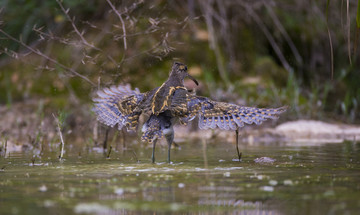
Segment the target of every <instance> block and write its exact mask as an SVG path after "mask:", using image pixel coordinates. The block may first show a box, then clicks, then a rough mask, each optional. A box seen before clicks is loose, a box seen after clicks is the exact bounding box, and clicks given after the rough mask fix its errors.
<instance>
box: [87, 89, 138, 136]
mask: <svg viewBox="0 0 360 215" xmlns="http://www.w3.org/2000/svg"><path fill="white" fill-rule="evenodd" d="M97 95H98V96H97V97H96V98H94V99H93V101H94V102H95V104H94V108H93V111H94V112H95V113H96V115H97V119H98V120H99V121H100V122H101V123H103V124H105V125H108V126H110V127H114V126H115V125H116V124H117V125H118V129H119V130H120V129H122V128H123V126H126V127H127V128H128V129H135V128H136V126H137V124H138V119H139V116H140V114H141V110H139V109H138V108H137V106H138V105H139V104H140V102H141V101H142V100H143V99H144V94H142V93H140V92H139V90H138V89H135V90H132V89H131V87H130V85H119V86H112V87H110V88H105V89H103V90H101V91H98V92H97Z"/></svg>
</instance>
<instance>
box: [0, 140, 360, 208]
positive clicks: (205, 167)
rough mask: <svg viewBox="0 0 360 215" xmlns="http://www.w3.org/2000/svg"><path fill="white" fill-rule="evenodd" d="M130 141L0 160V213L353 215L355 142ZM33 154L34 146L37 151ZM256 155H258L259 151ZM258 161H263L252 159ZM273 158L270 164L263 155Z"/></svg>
mask: <svg viewBox="0 0 360 215" xmlns="http://www.w3.org/2000/svg"><path fill="white" fill-rule="evenodd" d="M180 145H181V149H179V148H177V149H173V150H172V160H173V163H172V164H167V163H166V162H165V161H166V156H167V150H166V147H161V146H158V147H157V151H156V159H157V163H155V164H151V162H150V156H151V148H149V147H143V146H141V145H130V146H129V147H128V149H127V150H121V149H119V150H113V151H112V152H111V154H110V158H106V156H104V155H103V153H99V152H95V151H94V150H89V149H88V148H80V149H75V148H67V151H66V156H65V161H63V162H59V160H58V159H57V155H58V153H57V152H43V153H40V154H38V155H34V154H36V153H35V152H33V151H28V152H26V153H11V154H10V155H9V154H7V156H6V157H4V156H2V157H1V158H0V214H138V213H141V214H153V212H158V213H159V214H169V213H175V214H357V213H358V212H359V211H360V143H353V142H346V143H328V144H321V145H314V144H306V143H305V144H293V143H283V144H279V143H272V144H258V145H254V146H244V145H243V146H242V151H243V159H242V162H238V161H237V160H236V158H237V155H236V150H235V146H234V145H233V144H231V143H221V141H220V142H217V143H215V142H209V143H208V144H206V145H204V144H203V143H202V142H201V141H199V142H194V143H180ZM37 153H38V152H37ZM264 157H265V158H264ZM261 161H264V162H261ZM272 161H273V162H272Z"/></svg>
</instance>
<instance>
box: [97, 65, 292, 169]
mask: <svg viewBox="0 0 360 215" xmlns="http://www.w3.org/2000/svg"><path fill="white" fill-rule="evenodd" d="M186 77H189V78H190V79H192V80H193V81H194V82H195V83H196V84H197V85H198V82H197V81H196V80H195V79H194V78H193V77H192V76H190V75H189V74H188V73H187V67H186V65H184V64H182V63H178V62H175V63H174V64H173V66H172V69H171V71H170V75H169V78H168V80H167V81H166V82H164V83H163V84H162V85H161V86H160V87H157V88H155V89H153V90H151V91H148V92H146V93H140V91H139V90H138V89H135V90H132V89H131V87H130V85H119V86H113V87H110V88H105V89H103V90H101V91H98V93H97V95H98V96H97V97H96V98H94V99H93V101H94V102H95V106H94V109H93V110H94V112H95V113H96V115H97V119H98V120H99V121H100V122H101V123H103V124H105V125H107V126H110V127H114V126H116V125H117V126H118V129H119V130H120V129H122V128H123V127H124V126H125V127H126V128H127V129H128V130H135V129H136V128H137V126H138V123H139V116H140V115H141V114H142V113H146V114H149V118H148V120H147V121H146V122H145V123H144V125H143V127H142V132H143V134H142V137H141V139H142V140H143V141H145V142H149V143H152V144H153V152H152V162H155V145H156V142H157V140H158V139H161V138H162V137H165V139H166V140H167V143H168V162H170V149H171V145H172V143H173V140H174V129H173V125H174V124H175V123H176V121H180V123H181V124H184V125H186V124H187V123H188V122H189V121H191V120H193V119H195V118H196V117H197V118H198V120H199V123H198V125H199V128H200V129H215V128H219V129H223V130H235V131H236V137H237V139H236V148H237V152H238V156H239V160H240V159H241V153H240V152H239V149H238V133H237V132H238V128H240V127H243V126H244V125H245V124H253V123H254V124H257V125H259V124H261V123H262V122H263V121H265V120H267V119H276V118H278V115H279V114H281V113H283V112H284V111H285V110H286V107H280V108H255V107H243V106H239V105H235V104H230V103H225V102H216V101H213V100H211V99H209V98H206V97H201V96H196V95H194V94H193V93H189V92H188V90H187V89H186V88H185V87H184V83H183V82H184V79H185V78H186Z"/></svg>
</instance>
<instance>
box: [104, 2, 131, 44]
mask: <svg viewBox="0 0 360 215" xmlns="http://www.w3.org/2000/svg"><path fill="white" fill-rule="evenodd" d="M106 1H107V2H108V4H109V5H110V7H111V9H112V10H113V11H114V12H115V14H116V15H117V16H118V17H119V19H120V21H121V25H122V30H123V34H124V37H123V41H124V50H126V49H127V44H126V28H125V23H124V20H123V18H122V16H121V14H120V13H119V11H118V10H116V8H115V6H114V5H113V4H112V3H111V1H110V0H106Z"/></svg>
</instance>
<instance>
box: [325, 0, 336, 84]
mask: <svg viewBox="0 0 360 215" xmlns="http://www.w3.org/2000/svg"><path fill="white" fill-rule="evenodd" d="M329 5H330V0H327V3H326V29H327V32H328V37H329V44H330V60H331V61H330V64H331V80H333V79H334V50H333V45H332V40H331V34H330V28H329Z"/></svg>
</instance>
